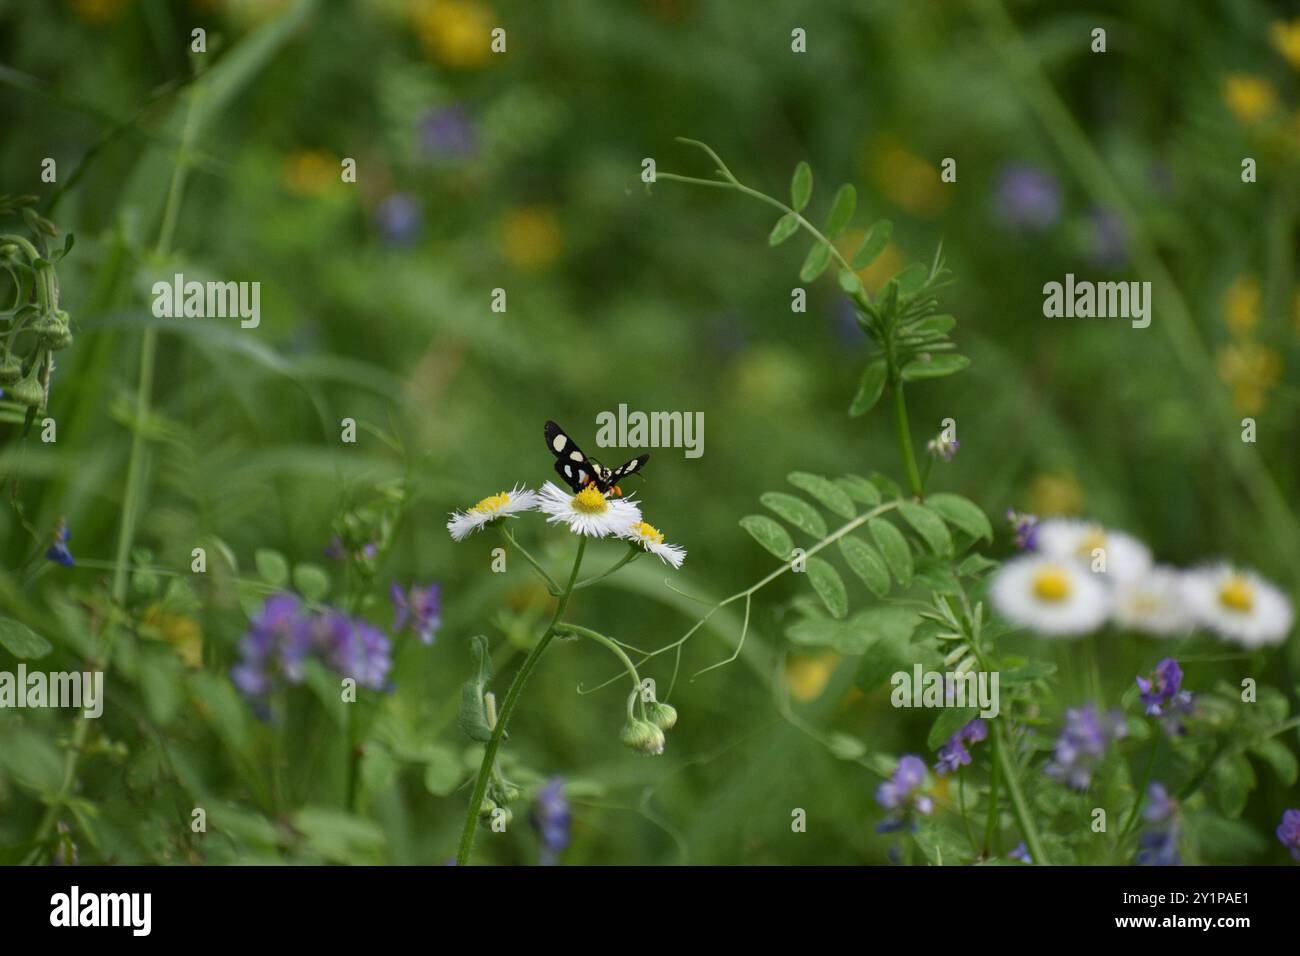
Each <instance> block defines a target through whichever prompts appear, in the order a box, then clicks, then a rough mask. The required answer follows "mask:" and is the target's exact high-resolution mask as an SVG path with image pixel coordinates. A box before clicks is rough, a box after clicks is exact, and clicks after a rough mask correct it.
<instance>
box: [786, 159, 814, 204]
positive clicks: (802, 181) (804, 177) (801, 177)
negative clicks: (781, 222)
mask: <svg viewBox="0 0 1300 956" xmlns="http://www.w3.org/2000/svg"><path fill="white" fill-rule="evenodd" d="M811 198H812V168H811V167H810V166H809V165H808V164H807V163H800V164H799V165H798V166H796V167H795V168H794V176H793V177H792V178H791V179H790V204H791V205H792V206H794V211H795V212H799V211H800V210H802V209H803V207H804V206H806V205H808V200H809V199H811Z"/></svg>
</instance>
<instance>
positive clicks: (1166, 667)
mask: <svg viewBox="0 0 1300 956" xmlns="http://www.w3.org/2000/svg"><path fill="white" fill-rule="evenodd" d="M1137 685H1138V690H1139V691H1141V695H1140V696H1141V698H1142V703H1143V704H1145V705H1146V713H1147V716H1148V717H1163V718H1165V721H1164V723H1165V730H1166V731H1167V732H1169V733H1171V734H1178V733H1181V732H1182V724H1181V723H1180V722H1179V720H1178V717H1179V716H1181V715H1184V714H1189V713H1191V710H1192V694H1191V692H1190V691H1186V690H1183V689H1182V686H1183V669H1182V668H1181V667H1179V666H1178V662H1177V661H1176V660H1174V659H1173V658H1172V657H1166V658H1165V659H1164V660H1162V661H1161V662H1160V663H1159V664H1157V665H1156V669H1155V671H1154V673H1152V675H1151V678H1150V680H1148V679H1147V678H1145V677H1140V676H1139V677H1138V678H1137Z"/></svg>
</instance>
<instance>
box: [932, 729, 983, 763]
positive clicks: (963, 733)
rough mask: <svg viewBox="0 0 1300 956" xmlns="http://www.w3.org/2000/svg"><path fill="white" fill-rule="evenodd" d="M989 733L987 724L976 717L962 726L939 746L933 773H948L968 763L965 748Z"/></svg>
mask: <svg viewBox="0 0 1300 956" xmlns="http://www.w3.org/2000/svg"><path fill="white" fill-rule="evenodd" d="M988 735H989V728H988V724H986V723H984V721H983V720H981V719H980V718H978V717H976V718H975V719H974V720H972V721H970V722H969V723H967V724H966V726H964V727H962V728H961V730H959V731H957V732H956V733H955V734H953V735H952V736H951V737H950V738H948V742H947V743H945V744H944V745H943V746H942V747H940V748H939V762H938V763H936V764H935V765H934V770H935V773H938V774H941V775H942V774H950V773H953V772H955V771H956V770H957V768H958V767H964V766H966V765H968V764H969V763H970V751H969V750H967V749H966V747H967V745H969V744H977V743H979V742H980V741H981V740H984V739H986V738H987V737H988Z"/></svg>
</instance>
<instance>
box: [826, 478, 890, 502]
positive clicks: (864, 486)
mask: <svg viewBox="0 0 1300 956" xmlns="http://www.w3.org/2000/svg"><path fill="white" fill-rule="evenodd" d="M835 484H836V485H837V486H839V487H840V488H841V489H843V491H844V493H845V494H847V495H848V496H849V497H850V498H852V499H853V500H854V501H859V502H861V503H862V504H864V505H871V506H872V507H875V506H876V505H878V504H880V489H879V488H877V487H876V486H875V485H873V484H872V483H871V482H869V481H867V479H865V478H863V477H862V476H861V475H845V476H844V477H843V478H836V479H835Z"/></svg>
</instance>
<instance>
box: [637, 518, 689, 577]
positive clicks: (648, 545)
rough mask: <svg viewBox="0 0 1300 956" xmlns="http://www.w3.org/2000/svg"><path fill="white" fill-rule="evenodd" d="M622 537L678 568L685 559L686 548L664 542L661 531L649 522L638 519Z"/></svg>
mask: <svg viewBox="0 0 1300 956" xmlns="http://www.w3.org/2000/svg"><path fill="white" fill-rule="evenodd" d="M623 537H625V538H627V539H628V540H629V541H632V542H635V543H636V544H639V545H641V547H643V548H645V549H646V550H647V551H649V552H650V553H651V554H653V555H656V556H657V557H659V558H661V559H662V560H663V562H664V563H665V564H671V565H672V566H673V567H675V568H680V567H681V566H682V562H683V561H685V560H686V549H685V548H683V547H681V546H679V545H676V544H664V536H663V532H662V531H660V530H659V529H658V528H656V527H654V526H653V525H651V524H647V523H646V522H644V521H638V522H637V523H636V524H634V525H632V529H631V530H630V531H629V532H628V533H627V534H625V535H623Z"/></svg>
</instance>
